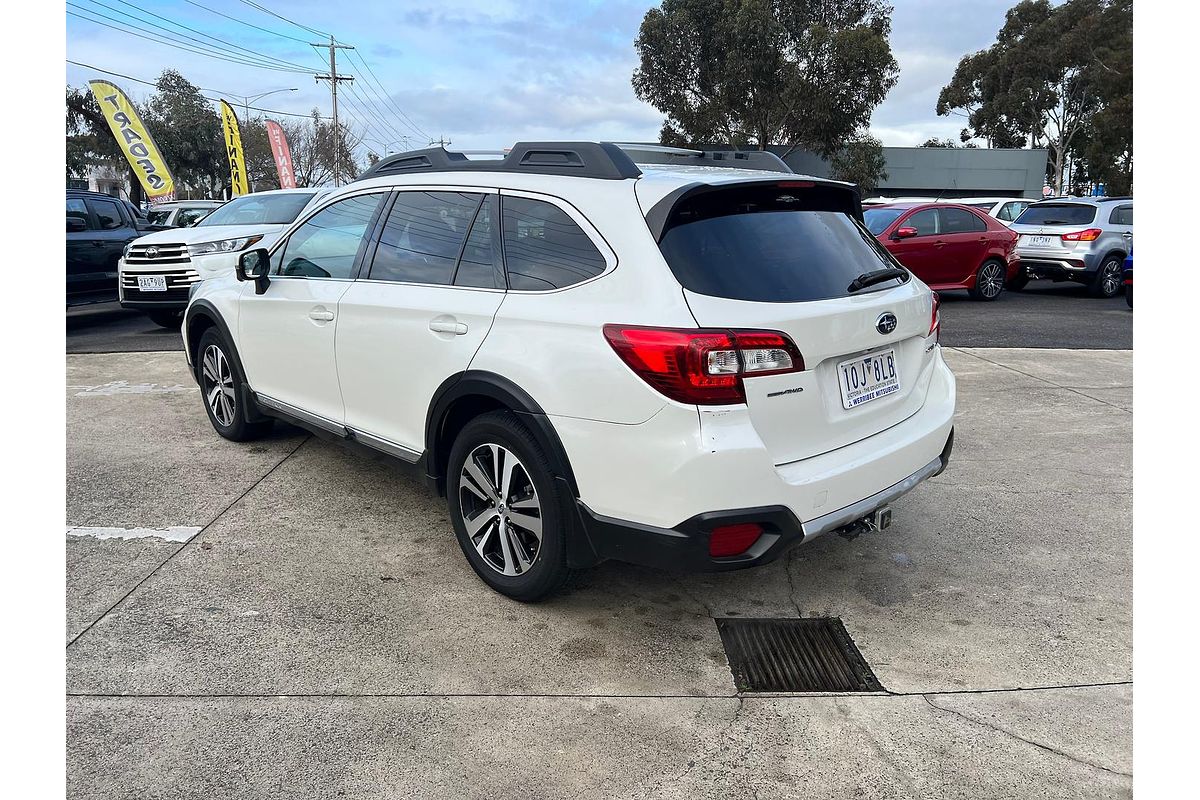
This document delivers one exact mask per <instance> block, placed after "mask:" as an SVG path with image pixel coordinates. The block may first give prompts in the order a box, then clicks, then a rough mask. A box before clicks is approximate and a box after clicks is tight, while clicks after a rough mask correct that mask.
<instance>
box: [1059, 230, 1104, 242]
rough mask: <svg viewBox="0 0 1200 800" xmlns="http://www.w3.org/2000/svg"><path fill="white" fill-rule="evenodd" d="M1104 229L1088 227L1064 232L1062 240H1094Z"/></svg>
mask: <svg viewBox="0 0 1200 800" xmlns="http://www.w3.org/2000/svg"><path fill="white" fill-rule="evenodd" d="M1102 233H1104V231H1102V230H1100V229H1099V228H1088V229H1087V230H1086V231H1076V232H1075V233H1064V234H1063V235H1062V240H1063V241H1064V242H1094V241H1096V240H1097V239H1099V238H1100V234H1102Z"/></svg>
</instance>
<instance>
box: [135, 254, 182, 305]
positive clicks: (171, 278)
mask: <svg viewBox="0 0 1200 800" xmlns="http://www.w3.org/2000/svg"><path fill="white" fill-rule="evenodd" d="M126 263H129V260H128V259H126ZM139 275H142V276H145V275H162V276H164V277H165V278H166V279H167V290H166V291H165V292H143V291H141V290H140V289H138V276H139ZM199 282H200V273H198V272H196V270H194V269H163V270H156V271H154V272H123V273H121V292H122V294H123V295H124V297H125V299H126V300H159V301H162V302H177V301H183V302H185V303H186V302H187V299H188V293H189V292H190V291H191V289H192V284H194V283H199Z"/></svg>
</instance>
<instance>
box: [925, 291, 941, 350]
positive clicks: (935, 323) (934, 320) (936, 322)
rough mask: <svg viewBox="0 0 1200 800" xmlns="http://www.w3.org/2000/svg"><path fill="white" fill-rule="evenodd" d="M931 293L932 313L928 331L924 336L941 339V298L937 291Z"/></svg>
mask: <svg viewBox="0 0 1200 800" xmlns="http://www.w3.org/2000/svg"><path fill="white" fill-rule="evenodd" d="M931 294H932V295H933V314H932V315H931V316H930V318H929V333H927V334H925V335H926V336H936V337H937V338H936V339H935V340H934V341H941V339H942V298H941V296H940V295H939V294H938V293H937V292H931Z"/></svg>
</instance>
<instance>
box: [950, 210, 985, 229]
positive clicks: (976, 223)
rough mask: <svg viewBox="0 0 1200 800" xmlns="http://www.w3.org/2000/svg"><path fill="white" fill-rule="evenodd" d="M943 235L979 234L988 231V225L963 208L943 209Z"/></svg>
mask: <svg viewBox="0 0 1200 800" xmlns="http://www.w3.org/2000/svg"><path fill="white" fill-rule="evenodd" d="M938 213H939V214H940V215H941V217H942V233H947V234H949V233H978V232H981V231H986V230H987V223H986V222H984V221H983V220H981V219H980V218H979V217H977V216H975V215H974V214H972V213H971V212H970V211H963V210H962V209H961V208H941V209H938Z"/></svg>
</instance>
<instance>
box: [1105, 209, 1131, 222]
mask: <svg viewBox="0 0 1200 800" xmlns="http://www.w3.org/2000/svg"><path fill="white" fill-rule="evenodd" d="M1108 222H1109V224H1110V225H1132V224H1133V206H1118V207H1117V208H1114V209H1113V210H1112V213H1111V214H1109V216H1108Z"/></svg>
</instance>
